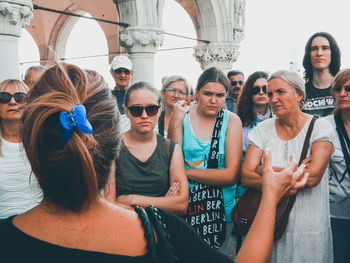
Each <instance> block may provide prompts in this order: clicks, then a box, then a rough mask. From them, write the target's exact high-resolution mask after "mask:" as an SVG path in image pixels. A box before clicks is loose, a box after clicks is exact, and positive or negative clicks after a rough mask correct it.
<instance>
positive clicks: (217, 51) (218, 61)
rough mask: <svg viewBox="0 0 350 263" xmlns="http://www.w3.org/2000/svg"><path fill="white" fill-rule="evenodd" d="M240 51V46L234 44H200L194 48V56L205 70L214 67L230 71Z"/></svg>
mask: <svg viewBox="0 0 350 263" xmlns="http://www.w3.org/2000/svg"><path fill="white" fill-rule="evenodd" d="M238 49H239V45H238V44H233V43H210V44H208V45H207V44H199V45H197V46H195V47H194V54H193V56H194V57H195V59H196V60H197V61H198V62H199V63H200V65H201V69H203V70H206V69H207V68H210V67H213V66H217V67H219V68H221V69H227V70H229V69H231V68H232V64H233V63H234V62H235V61H236V60H237V58H238V56H239V51H238Z"/></svg>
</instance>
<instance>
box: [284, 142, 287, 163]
mask: <svg viewBox="0 0 350 263" xmlns="http://www.w3.org/2000/svg"><path fill="white" fill-rule="evenodd" d="M287 157H288V141H285V142H284V159H285V160H287Z"/></svg>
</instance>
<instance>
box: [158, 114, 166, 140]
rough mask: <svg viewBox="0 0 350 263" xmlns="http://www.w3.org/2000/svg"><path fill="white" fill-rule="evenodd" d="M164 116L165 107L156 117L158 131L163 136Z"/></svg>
mask: <svg viewBox="0 0 350 263" xmlns="http://www.w3.org/2000/svg"><path fill="white" fill-rule="evenodd" d="M164 116H165V109H164V110H162V112H161V113H160V116H159V119H158V133H159V134H160V135H162V136H163V137H164Z"/></svg>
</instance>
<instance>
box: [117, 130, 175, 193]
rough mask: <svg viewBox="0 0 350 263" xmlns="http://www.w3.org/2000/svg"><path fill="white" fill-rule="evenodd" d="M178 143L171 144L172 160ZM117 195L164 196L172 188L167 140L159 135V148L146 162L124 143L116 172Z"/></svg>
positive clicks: (157, 147)
mask: <svg viewBox="0 0 350 263" xmlns="http://www.w3.org/2000/svg"><path fill="white" fill-rule="evenodd" d="M175 144H176V142H174V141H171V143H170V156H169V157H170V158H169V159H170V160H171V157H172V154H173V151H174V147H175ZM116 185H117V189H116V191H117V195H122V194H138V195H145V196H153V197H160V196H164V195H165V194H166V193H167V191H168V189H169V186H170V179H169V161H168V157H167V155H166V150H165V139H164V138H163V137H162V136H160V135H158V134H157V146H156V148H155V150H154V152H153V153H152V154H151V156H150V157H149V158H148V160H147V161H146V162H141V161H140V160H139V159H137V158H136V157H135V156H134V155H133V154H132V153H131V152H129V150H128V148H127V147H126V146H125V144H124V143H122V146H121V150H120V157H119V161H118V162H117V170H116Z"/></svg>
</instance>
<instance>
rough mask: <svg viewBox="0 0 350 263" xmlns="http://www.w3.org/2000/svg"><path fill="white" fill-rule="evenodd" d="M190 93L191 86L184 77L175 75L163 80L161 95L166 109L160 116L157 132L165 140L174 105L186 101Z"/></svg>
mask: <svg viewBox="0 0 350 263" xmlns="http://www.w3.org/2000/svg"><path fill="white" fill-rule="evenodd" d="M190 91H191V86H190V84H189V83H188V82H187V80H186V79H185V78H183V77H180V76H176V75H174V76H170V77H165V78H164V79H163V81H162V91H161V93H162V97H163V99H164V104H165V108H164V109H163V110H162V112H161V114H160V116H159V120H158V126H157V127H156V132H158V133H159V134H160V135H162V136H164V137H165V138H166V137H167V134H168V127H169V121H170V116H171V113H172V111H173V108H174V105H175V103H176V102H178V101H180V100H186V99H187V97H188V96H189V94H190ZM191 98H192V96H191ZM191 98H190V99H191Z"/></svg>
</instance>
